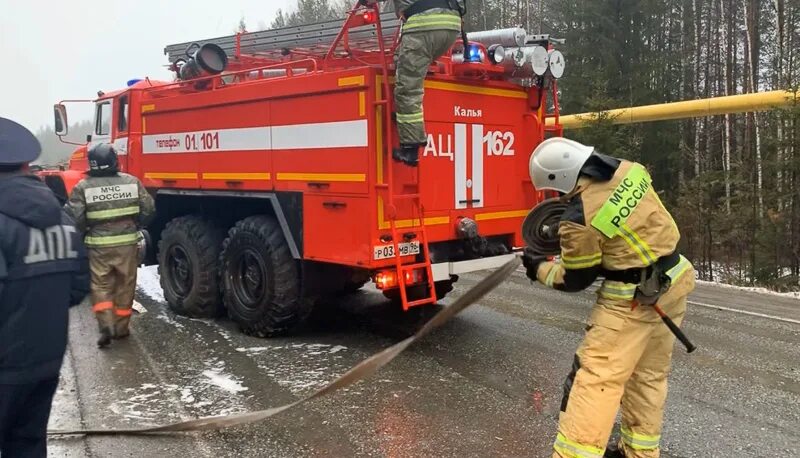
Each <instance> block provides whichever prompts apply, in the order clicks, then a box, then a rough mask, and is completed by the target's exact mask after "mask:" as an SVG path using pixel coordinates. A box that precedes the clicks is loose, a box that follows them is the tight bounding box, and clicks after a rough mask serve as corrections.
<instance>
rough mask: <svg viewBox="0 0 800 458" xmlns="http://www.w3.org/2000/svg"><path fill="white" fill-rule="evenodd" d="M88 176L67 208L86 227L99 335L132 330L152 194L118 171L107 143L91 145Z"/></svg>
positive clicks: (103, 341)
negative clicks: (143, 230) (141, 249)
mask: <svg viewBox="0 0 800 458" xmlns="http://www.w3.org/2000/svg"><path fill="white" fill-rule="evenodd" d="M88 159H89V172H88V174H89V176H88V177H87V178H85V179H83V180H82V181H81V182H80V183H78V184H77V185H76V186H75V188H74V189H73V190H72V195H71V196H70V198H69V202H68V203H67V208H68V209H69V211H70V213H72V216H73V218H74V219H75V222H76V225H77V226H78V228H79V229H81V230H82V231H84V232H85V233H86V238H85V239H84V241H85V243H86V246H87V248H88V251H89V267H90V270H91V273H92V280H91V296H92V303H93V304H94V305H93V307H92V310H93V311H94V313H95V315H96V316H97V321H98V324H99V327H100V339H99V340H98V341H97V345H98V346H99V347H101V348H103V347H106V346H108V345H109V344H110V343H111V339H112V338H116V339H122V338H124V337H127V336H128V334H129V330H128V323H129V322H130V317H131V313H132V308H131V307H132V306H133V296H134V293H135V290H136V268H137V264H138V258H139V257H138V246H137V245H138V243H139V237H140V234H139V229H140V228H141V227H142V226H144V225H145V224H146V223H147V222H148V220H149V219H150V218H151V216H152V215H153V213H154V210H155V209H154V205H153V198H152V197H150V194H148V193H147V190H146V189H145V188H144V186H142V183H141V182H139V180H138V179H137V178H136V177H134V176H131V175H128V174H125V173H120V172H119V169H118V161H117V152H116V151H115V150H114V147H113V146H112V145H109V144H100V145H96V146H94V147H93V148H91V149H90V150H89V153H88Z"/></svg>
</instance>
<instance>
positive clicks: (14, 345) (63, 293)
mask: <svg viewBox="0 0 800 458" xmlns="http://www.w3.org/2000/svg"><path fill="white" fill-rule="evenodd" d="M40 151H41V148H40V146H39V142H38V141H37V140H36V137H34V136H33V134H31V133H30V132H29V131H28V130H27V129H25V128H24V127H22V126H21V125H19V124H17V123H15V122H13V121H11V120H8V119H4V118H0V456H2V457H3V458H14V457H26V458H27V457H45V456H46V455H47V422H48V419H49V417H50V406H51V404H52V401H53V395H54V394H55V391H56V387H57V386H58V373H59V371H60V369H61V363H62V361H63V359H64V352H65V350H66V346H67V324H68V311H69V307H70V306H71V305H75V304H78V303H80V302H81V301H82V300H83V299H84V298H85V297H86V295H87V294H88V293H89V264H88V260H87V257H86V248H85V247H84V245H83V241H82V240H81V234H80V232H79V231H78V230H77V229H76V227H75V225H74V223H73V221H72V219H71V218H70V217H69V215H67V213H66V212H65V211H64V210H63V209H62V207H61V205H60V204H59V202H58V200H57V199H56V197H55V195H54V194H53V192H52V191H51V190H50V188H48V187H47V185H45V184H44V183H43V182H42V180H40V179H39V178H37V177H36V176H34V175H32V174H30V173H29V171H28V164H29V163H30V162H31V161H34V160H35V159H36V158H37V157H38V156H39V153H40Z"/></svg>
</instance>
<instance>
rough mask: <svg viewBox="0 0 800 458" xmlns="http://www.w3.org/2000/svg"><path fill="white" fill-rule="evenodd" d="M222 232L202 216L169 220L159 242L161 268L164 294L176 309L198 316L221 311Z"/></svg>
mask: <svg viewBox="0 0 800 458" xmlns="http://www.w3.org/2000/svg"><path fill="white" fill-rule="evenodd" d="M223 236H224V231H222V230H221V229H219V228H218V227H216V225H215V224H214V223H213V222H211V221H209V220H206V219H203V218H201V217H199V216H181V217H179V218H175V219H173V220H172V221H170V222H169V223H167V227H166V228H165V229H164V231H163V232H162V233H161V240H160V241H159V242H158V271H159V273H160V274H161V275H160V276H161V288H162V289H163V290H164V298H165V299H166V300H167V304H169V306H170V308H171V309H172V310H173V311H174V312H175V313H177V314H179V315H186V316H190V317H195V318H214V317H217V316H219V315H220V314H221V313H222V311H223V310H222V301H221V300H220V288H219V286H220V285H219V275H218V272H219V269H218V264H217V263H218V262H219V252H220V248H221V247H222V238H223Z"/></svg>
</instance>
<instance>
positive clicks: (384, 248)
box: [373, 242, 419, 259]
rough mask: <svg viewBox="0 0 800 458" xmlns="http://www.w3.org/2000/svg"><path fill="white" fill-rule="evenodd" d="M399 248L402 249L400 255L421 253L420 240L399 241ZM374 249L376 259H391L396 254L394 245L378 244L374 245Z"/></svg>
mask: <svg viewBox="0 0 800 458" xmlns="http://www.w3.org/2000/svg"><path fill="white" fill-rule="evenodd" d="M397 249H398V250H399V251H400V256H410V255H412V254H419V242H408V243H398V244H397ZM373 250H374V258H375V259H389V258H393V257H394V256H395V255H394V245H378V246H375V247H373Z"/></svg>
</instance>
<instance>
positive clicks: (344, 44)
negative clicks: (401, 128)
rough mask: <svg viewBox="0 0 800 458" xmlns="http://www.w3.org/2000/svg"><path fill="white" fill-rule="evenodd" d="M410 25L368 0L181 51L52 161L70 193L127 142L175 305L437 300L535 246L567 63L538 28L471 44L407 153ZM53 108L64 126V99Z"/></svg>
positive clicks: (211, 311)
mask: <svg viewBox="0 0 800 458" xmlns="http://www.w3.org/2000/svg"><path fill="white" fill-rule="evenodd" d="M400 30H401V24H400V23H399V21H397V19H396V18H394V15H393V14H392V13H389V14H380V9H379V5H370V6H359V5H356V6H355V7H354V8H353V10H352V11H351V12H350V13H349V14H348V17H347V18H346V19H345V20H344V21H343V22H342V21H328V22H323V23H319V24H314V25H311V26H306V27H305V28H289V29H279V30H268V31H263V32H255V33H243V34H238V35H235V36H231V37H221V38H216V39H211V40H205V41H200V42H196V43H181V44H177V45H171V46H168V47H167V48H166V49H165V53H166V54H167V55H168V57H169V60H170V63H171V65H172V68H173V70H174V71H175V72H176V75H177V76H176V80H175V81H170V82H167V81H153V80H150V79H147V78H145V79H142V80H134V81H130V82H129V83H128V85H127V87H126V88H125V89H123V90H119V91H115V92H109V93H101V94H99V97H98V98H97V100H96V101H95V102H94V103H95V105H96V115H95V130H94V133H93V134H92V135H91V138H90V139H88V140H89V141H88V142H87V144H86V145H84V146H82V147H81V148H79V149H78V150H77V151H76V152H75V154H73V156H72V158H71V159H70V163H69V167H68V169H67V170H59V171H45V172H42V175H43V176H44V178H45V180H47V181H48V183H49V184H50V185H51V187H52V188H54V190H56V193H57V194H59V195H61V196H62V198H64V197H65V196H67V195H68V193H69V191H70V190H71V188H72V186H74V185H75V184H76V183H77V181H79V179H80V178H81V177H82V174H83V171H85V170H86V169H87V163H86V157H85V156H86V151H87V148H91V147H92V146H93V145H95V144H98V143H111V144H113V145H114V146H115V147H116V149H117V151H118V153H119V162H120V167H121V169H122V170H123V171H124V172H126V173H129V174H132V175H135V176H136V177H138V178H139V179H140V180H142V182H143V184H144V185H145V187H146V188H147V189H148V190H149V192H151V193H152V195H153V196H154V198H155V200H156V213H157V216H156V218H155V220H154V221H153V222H152V223H151V224H150V225H149V227H147V228H146V231H145V234H146V236H145V240H146V241H147V256H146V257H145V262H146V263H150V264H153V263H157V264H158V265H159V270H160V274H161V285H162V287H163V289H164V296H165V298H166V300H167V302H168V304H169V306H170V307H171V308H172V309H173V310H175V311H176V312H177V313H181V314H185V315H189V316H196V317H214V316H218V315H219V314H221V313H223V312H225V311H226V310H227V313H228V315H229V316H230V317H231V318H232V319H233V320H234V321H236V322H237V323H238V324H239V325H240V327H241V328H242V329H243V330H244V331H245V332H246V333H249V334H253V335H258V336H270V335H275V334H279V333H284V332H287V331H290V330H292V329H293V328H294V327H295V326H296V325H298V324H299V323H301V322H302V321H303V319H304V318H305V317H306V316H307V315H308V313H309V312H310V310H311V308H312V307H313V304H314V303H315V301H316V299H318V298H320V297H325V296H330V295H335V294H344V293H348V292H352V291H355V290H357V289H359V288H360V287H361V286H363V285H364V284H365V283H366V282H368V281H369V280H372V281H374V282H375V284H376V286H377V287H378V288H379V289H381V290H382V291H383V292H384V294H385V295H386V296H387V297H389V298H391V299H393V300H394V301H396V302H397V303H398V306H401V307H403V309H404V310H408V309H410V308H413V307H420V306H425V305H426V304H431V303H434V302H436V301H437V300H438V299H440V298H442V297H443V296H444V295H445V294H447V293H448V292H449V291H450V290H451V289H452V284H453V282H455V281H456V280H457V279H458V275H459V274H462V273H466V272H471V271H477V270H483V269H491V268H495V267H499V266H500V265H502V264H504V263H505V262H506V261H508V259H509V258H510V257H513V256H515V255H516V254H515V251H516V248H517V247H520V246H522V245H523V240H522V236H521V222H522V220H523V218H524V217H525V216H526V215H527V214H528V212H529V211H530V209H531V208H532V207H533V206H534V205H535V204H536V203H537V202H539V201H540V200H541V199H542V198H543V196H542V195H541V193H538V192H536V190H535V189H534V188H533V186H532V184H531V180H530V178H529V176H528V161H529V156H530V153H531V152H532V151H533V150H534V148H535V147H536V145H537V144H538V143H539V142H541V141H542V139H543V138H544V136H545V135H546V133H547V132H550V133H552V134H556V135H558V134H560V127H559V125H558V108H557V98H556V93H557V92H556V77H557V76H560V71H563V60H562V59H563V58H562V57H561V56H560V54H558V53H557V51H554V50H553V49H552V42H551V40H550V39H549V38H548V37H546V36H530V35H526V34H524V31H523V33H522V36H521V37H522V38H520V33H519V30H520V29H513V30H512V31H511V33H509V31H508V30H505V31H489V32H480V33H477V34H470V35H469V36H472V37H474V40H475V41H472V39H471V38H470V41H469V43H468V44H467V45H466V46H465V44H464V43H463V42H461V41H459V42H457V43H456V45H454V46H453V49H452V50H451V51H450V52H448V53H447V54H446V55H445V56H443V57H442V58H440V59H439V60H438V61H437V62H435V63H434V65H432V66H431V69H430V73H429V77H428V79H427V80H426V82H425V102H424V105H425V108H424V112H425V122H426V130H427V132H428V144H427V146H425V147H424V149H422V150H421V151H420V162H419V165H418V167H409V166H406V165H404V164H401V163H399V162H394V161H393V160H392V154H391V150H392V147H393V146H395V145H396V144H397V141H396V126H395V125H394V121H393V117H392V104H393V102H392V87H393V64H392V54H393V52H394V47H395V46H396V43H397V40H398V36H399V34H400ZM509 40H511V41H509ZM509 45H511V46H509ZM533 48H536V50H535V52H534V51H532V49H533ZM465 56H466V57H465ZM536 59H538V61H536ZM557 60H558V61H559V62H556V61H557ZM534 61H535V62H534ZM550 62H552V64H550ZM537 65H538V66H537ZM542 65H544V68H542ZM559 65H562V66H561V67H559ZM55 113H56V130H57V132H58V133H59V134H60V135H63V134H66V126H67V116H66V109H65V108H64V105H63V104H58V105H56V108H55ZM548 117H554V118H555V120H556V122H555V123H554V125H553V126H552V127H546V122H545V121H546V119H547V118H548Z"/></svg>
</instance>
